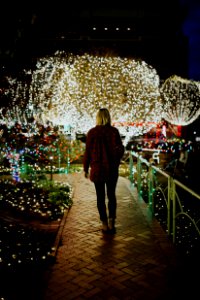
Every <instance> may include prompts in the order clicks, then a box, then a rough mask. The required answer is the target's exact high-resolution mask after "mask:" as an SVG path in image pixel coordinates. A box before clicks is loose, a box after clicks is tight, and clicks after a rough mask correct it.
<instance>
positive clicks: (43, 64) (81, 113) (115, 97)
mask: <svg viewBox="0 0 200 300" xmlns="http://www.w3.org/2000/svg"><path fill="white" fill-rule="evenodd" d="M27 75H29V76H30V71H27ZM12 82H14V84H12ZM17 83H18V84H16V81H14V80H13V81H11V80H10V87H11V88H13V91H12V93H11V95H12V97H13V99H12V100H13V103H14V104H16V105H14V107H13V109H9V113H8V114H7V115H6V116H3V114H1V116H2V118H4V119H6V122H7V124H9V123H10V124H11V125H13V122H14V121H16V120H17V121H18V122H20V121H21V123H28V121H29V119H30V115H32V117H33V120H34V123H42V124H43V125H46V124H52V125H53V126H55V125H64V126H69V127H71V129H72V131H73V132H80V133H86V132H87V131H88V129H89V128H91V126H94V124H95V116H96V111H97V110H98V109H99V108H100V107H106V108H108V109H109V110H110V112H111V116H112V120H113V123H114V124H116V126H118V128H119V130H120V132H121V133H122V134H125V135H126V136H128V135H139V134H142V133H145V132H147V131H149V130H150V129H151V128H152V127H154V126H155V122H159V121H160V120H161V117H162V113H161V112H162V104H161V99H160V91H159V84H160V81H159V76H158V74H157V72H156V70H155V69H154V68H152V67H151V66H149V65H148V64H147V63H145V62H144V61H140V60H134V59H128V58H121V57H116V56H106V55H105V56H100V55H96V56H95V55H89V54H87V53H86V54H83V55H74V54H72V53H65V52H63V51H62V52H60V51H58V52H56V53H55V55H54V56H51V57H44V58H41V59H39V60H38V62H37V64H36V68H35V70H34V71H32V73H31V82H30V85H27V84H24V85H23V84H22V82H21V81H18V82H17ZM25 97H26V99H23V98H25ZM16 112H17V114H16Z"/></svg>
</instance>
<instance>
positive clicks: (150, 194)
mask: <svg viewBox="0 0 200 300" xmlns="http://www.w3.org/2000/svg"><path fill="white" fill-rule="evenodd" d="M148 176H149V180H148V204H149V208H150V210H151V212H152V214H153V213H154V204H153V187H154V185H153V168H152V166H151V165H150V166H149V172H148Z"/></svg>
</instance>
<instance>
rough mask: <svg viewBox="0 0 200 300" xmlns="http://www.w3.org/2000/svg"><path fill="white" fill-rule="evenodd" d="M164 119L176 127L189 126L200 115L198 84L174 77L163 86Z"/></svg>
mask: <svg viewBox="0 0 200 300" xmlns="http://www.w3.org/2000/svg"><path fill="white" fill-rule="evenodd" d="M160 91H161V96H162V101H163V118H164V119H165V120H166V121H168V122H169V123H171V124H174V125H188V124H191V123H192V122H194V121H195V120H196V119H197V117H198V116H199V114H200V92H199V88H198V85H197V83H196V82H194V81H191V80H187V79H184V78H181V77H179V76H176V75H173V76H171V77H169V78H168V79H167V80H166V81H165V82H164V83H163V85H162V86H161V89H160Z"/></svg>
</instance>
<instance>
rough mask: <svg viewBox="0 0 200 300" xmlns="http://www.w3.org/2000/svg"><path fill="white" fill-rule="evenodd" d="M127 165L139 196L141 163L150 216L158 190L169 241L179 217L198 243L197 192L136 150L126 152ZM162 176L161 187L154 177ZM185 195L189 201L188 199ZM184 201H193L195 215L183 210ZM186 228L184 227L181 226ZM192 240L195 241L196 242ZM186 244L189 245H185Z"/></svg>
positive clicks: (153, 214)
mask: <svg viewBox="0 0 200 300" xmlns="http://www.w3.org/2000/svg"><path fill="white" fill-rule="evenodd" d="M133 157H135V158H136V159H137V161H136V163H135V165H134V162H133ZM129 165H130V178H129V179H130V181H131V182H132V183H133V182H134V178H133V177H134V176H135V177H136V178H137V180H136V187H137V192H138V195H139V197H143V195H142V180H143V178H142V176H143V174H142V173H144V166H145V171H146V173H145V175H146V177H145V178H146V179H147V180H146V181H147V190H148V192H147V200H146V202H147V205H148V208H149V209H150V211H151V214H152V217H155V207H156V206H158V203H157V199H156V192H158V191H159V192H160V193H161V194H162V197H163V199H164V201H165V204H166V208H167V212H166V220H165V221H166V227H167V228H166V231H167V234H168V235H169V236H170V237H172V241H173V243H176V239H177V238H178V235H177V232H178V230H179V227H180V224H179V223H180V218H183V219H184V220H187V221H188V222H189V224H190V227H191V228H193V229H194V231H195V235H196V236H197V238H196V240H198V242H200V201H199V200H200V195H199V194H197V193H196V192H195V191H193V190H192V189H191V188H189V187H187V186H186V185H184V184H183V183H181V182H180V181H178V180H177V179H175V178H173V177H172V176H170V175H169V174H168V173H166V172H165V171H163V170H161V169H160V168H158V167H156V166H154V165H153V164H151V163H150V162H148V161H147V160H146V159H144V158H143V157H142V156H141V155H140V154H139V153H137V152H134V151H130V152H129ZM157 175H159V176H162V178H164V182H165V183H166V184H165V186H164V187H163V188H162V187H161V185H160V182H159V180H158V176H157ZM186 192H187V195H189V198H191V199H192V200H191V201H190V202H189V201H188V199H187V196H186V195H185V193H186ZM185 200H187V202H188V203H191V204H193V203H195V204H197V206H198V208H199V209H198V210H197V211H196V212H195V213H196V215H197V216H196V215H195V217H194V216H193V214H194V212H192V211H190V210H188V211H187V210H186V206H185ZM185 227H186V228H187V226H185ZM196 240H195V242H196ZM188 247H189V245H188Z"/></svg>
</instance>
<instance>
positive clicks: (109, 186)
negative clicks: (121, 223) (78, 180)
mask: <svg viewBox="0 0 200 300" xmlns="http://www.w3.org/2000/svg"><path fill="white" fill-rule="evenodd" d="M117 179H118V177H114V178H111V179H109V180H107V181H105V182H95V183H94V185H95V189H96V195H97V208H98V211H99V216H100V220H101V221H107V217H109V218H112V219H115V218H116V208H117V200H116V195H115V190H116V185H117ZM106 192H107V197H108V216H107V208H106Z"/></svg>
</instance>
